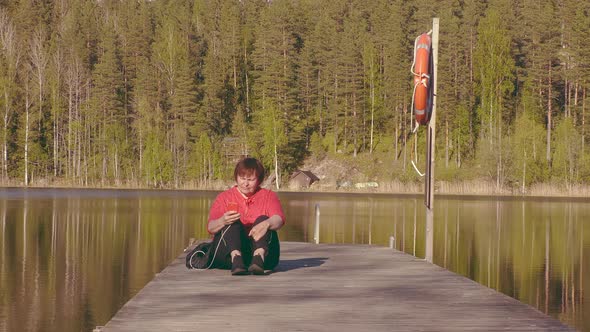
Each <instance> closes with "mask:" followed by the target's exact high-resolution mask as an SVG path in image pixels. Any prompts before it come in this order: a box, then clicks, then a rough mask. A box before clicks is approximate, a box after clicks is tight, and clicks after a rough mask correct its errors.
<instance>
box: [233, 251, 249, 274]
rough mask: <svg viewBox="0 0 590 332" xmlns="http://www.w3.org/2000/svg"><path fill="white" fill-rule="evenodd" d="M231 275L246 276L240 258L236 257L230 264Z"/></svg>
mask: <svg viewBox="0 0 590 332" xmlns="http://www.w3.org/2000/svg"><path fill="white" fill-rule="evenodd" d="M231 274H232V275H234V276H241V275H244V274H248V271H247V270H246V267H245V266H244V261H243V260H242V256H240V255H236V256H235V257H234V259H233V260H232V262H231Z"/></svg>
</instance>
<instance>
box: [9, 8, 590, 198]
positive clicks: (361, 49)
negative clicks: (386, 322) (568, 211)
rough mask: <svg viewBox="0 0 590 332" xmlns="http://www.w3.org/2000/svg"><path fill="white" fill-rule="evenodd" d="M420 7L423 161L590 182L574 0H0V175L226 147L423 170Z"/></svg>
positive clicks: (185, 166) (582, 11) (525, 181)
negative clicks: (416, 89) (424, 62)
mask: <svg viewBox="0 0 590 332" xmlns="http://www.w3.org/2000/svg"><path fill="white" fill-rule="evenodd" d="M433 17H438V18H440V42H439V62H438V77H437V80H438V85H437V87H438V91H437V115H436V116H437V121H436V122H437V136H436V172H435V173H436V176H437V178H438V179H442V180H446V181H451V182H453V181H457V182H459V181H465V180H478V179H479V180H484V181H488V182H490V183H494V185H495V186H497V187H498V188H499V187H508V188H517V189H519V190H521V191H522V192H526V191H527V188H529V187H530V186H533V185H535V184H550V185H556V186H565V187H572V186H576V185H581V184H582V185H584V184H588V183H590V148H589V147H588V146H587V144H585V142H586V136H587V135H588V133H587V127H588V125H587V121H586V115H585V112H586V98H587V97H586V90H587V88H588V87H590V51H589V50H588V48H587V47H586V46H587V41H586V39H587V36H588V35H590V3H589V2H587V1H577V0H514V1H512V0H439V1H435V0H424V1H415V0H370V1H365V0H363V1H361V0H333V1H320V0H272V1H271V0H241V1H238V0H151V1H150V0H0V114H1V120H0V122H1V125H0V150H1V157H0V159H1V164H0V168H1V175H0V183H1V184H3V185H20V186H45V185H65V186H93V187H103V186H115V187H125V186H133V187H158V188H186V187H192V188H210V187H211V186H212V184H213V183H214V182H215V181H217V180H220V179H227V178H231V175H230V174H231V171H232V170H233V165H234V163H235V159H236V158H239V157H240V156H242V155H250V156H254V157H257V158H260V159H261V160H262V161H263V163H264V165H265V166H266V167H267V168H268V169H269V170H272V172H273V174H274V175H275V177H276V179H277V183H278V184H284V183H286V181H287V180H288V176H289V174H291V172H293V171H294V170H296V169H298V168H300V167H302V165H303V164H304V163H305V162H308V161H310V160H315V161H318V162H319V161H321V160H323V159H325V158H331V159H333V160H338V161H340V162H341V163H343V164H347V165H351V167H354V168H355V169H358V170H360V171H361V172H362V173H363V174H365V176H366V177H367V179H369V180H378V181H393V180H396V181H401V182H404V183H415V182H419V181H421V180H420V178H419V176H418V175H417V174H416V172H414V170H413V168H412V166H411V163H410V161H411V160H415V161H416V164H417V165H423V164H424V157H425V156H424V154H425V153H424V149H425V133H424V130H423V129H419V130H418V131H417V133H415V134H413V133H412V127H413V125H414V124H413V120H412V114H411V101H412V91H413V83H412V76H411V73H410V67H411V64H412V57H413V47H414V39H415V38H416V37H417V36H418V35H419V34H421V33H423V32H428V31H429V30H430V29H431V28H432V18H433ZM585 45H586V46H585Z"/></svg>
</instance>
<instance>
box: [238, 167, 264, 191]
mask: <svg viewBox="0 0 590 332" xmlns="http://www.w3.org/2000/svg"><path fill="white" fill-rule="evenodd" d="M236 181H237V183H238V190H239V191H240V192H241V193H242V194H244V195H245V196H252V195H253V194H254V193H255V192H256V190H258V185H259V183H258V177H256V173H255V172H250V173H244V174H239V175H238V178H237V179H236Z"/></svg>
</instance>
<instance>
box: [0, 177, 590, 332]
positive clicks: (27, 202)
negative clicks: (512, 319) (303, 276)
mask: <svg viewBox="0 0 590 332" xmlns="http://www.w3.org/2000/svg"><path fill="white" fill-rule="evenodd" d="M215 195H216V193H213V192H195V191H122V190H59V189H28V190H23V189H1V188H0V331H91V330H92V329H93V328H94V327H95V326H98V325H104V324H106V322H108V320H109V319H110V318H111V317H112V316H113V315H114V314H115V313H116V312H117V310H118V309H119V308H120V307H121V306H123V304H125V302H127V301H128V300H129V299H130V298H131V297H133V296H134V295H135V294H136V293H137V292H138V291H139V290H140V289H141V288H143V286H144V285H145V284H146V283H148V282H149V281H150V280H151V279H152V278H153V276H154V274H155V273H158V272H159V271H161V270H162V269H163V268H164V267H166V265H168V263H169V262H170V261H171V260H173V259H174V258H175V257H177V256H178V255H179V254H180V253H181V252H182V249H183V248H184V247H185V246H186V245H187V243H188V241H189V239H190V238H205V237H207V236H208V235H207V232H206V219H207V214H208V209H209V205H210V204H211V201H212V199H213V198H214V197H215ZM279 196H280V197H281V200H282V202H283V207H284V209H285V213H286V219H287V224H286V225H285V227H283V228H282V229H281V230H280V232H279V235H280V237H281V240H283V241H309V242H312V241H313V236H314V234H313V232H314V223H315V206H316V204H319V206H320V211H321V228H320V239H321V242H324V243H364V244H366V243H370V244H376V245H382V246H387V245H388V244H389V239H390V237H391V236H393V237H394V238H395V243H396V247H397V249H399V250H403V251H405V252H407V253H409V254H414V255H416V256H419V257H424V242H425V241H424V224H425V222H424V221H425V210H424V206H423V204H422V198H421V197H418V196H396V195H356V194H340V195H335V194H314V193H280V194H279ZM589 202H590V200H576V201H574V200H550V199H545V200H520V199H496V198H489V197H488V198H473V197H471V198H469V197H467V198H466V197H462V198H459V197H457V198H442V197H437V198H435V210H434V214H435V216H434V225H435V228H434V262H435V263H436V264H438V265H440V266H443V267H445V268H447V269H449V270H452V271H454V272H456V273H459V274H462V275H464V276H467V277H469V278H471V279H473V280H476V281H477V282H479V283H481V284H483V285H486V286H489V287H491V288H494V289H497V290H499V291H501V292H503V293H505V294H507V295H509V296H512V297H514V298H516V299H518V300H520V301H522V302H525V303H528V304H530V305H532V306H534V307H536V308H538V309H539V310H540V311H542V312H545V313H547V314H549V315H551V316H553V317H555V318H558V319H560V320H561V321H563V322H565V323H566V324H568V325H570V326H573V327H575V328H577V329H578V330H583V331H584V330H585V331H590V291H589V289H590V287H589V286H590V276H589V274H587V271H589V270H590V259H589V258H590V204H588V203H589Z"/></svg>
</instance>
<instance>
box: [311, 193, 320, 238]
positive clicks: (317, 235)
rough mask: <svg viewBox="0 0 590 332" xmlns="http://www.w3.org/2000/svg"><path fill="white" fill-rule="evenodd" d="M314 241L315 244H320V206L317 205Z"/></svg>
mask: <svg viewBox="0 0 590 332" xmlns="http://www.w3.org/2000/svg"><path fill="white" fill-rule="evenodd" d="M313 241H314V242H315V244H319V243H320V204H319V203H318V204H316V205H315V231H314V232H313Z"/></svg>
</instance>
